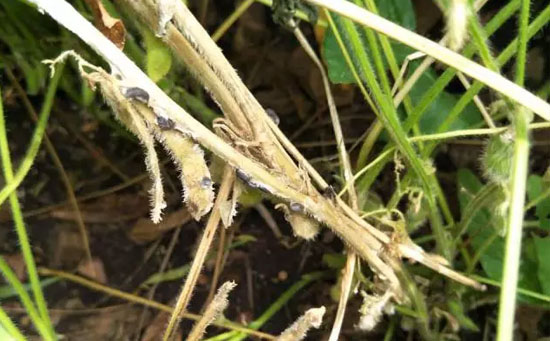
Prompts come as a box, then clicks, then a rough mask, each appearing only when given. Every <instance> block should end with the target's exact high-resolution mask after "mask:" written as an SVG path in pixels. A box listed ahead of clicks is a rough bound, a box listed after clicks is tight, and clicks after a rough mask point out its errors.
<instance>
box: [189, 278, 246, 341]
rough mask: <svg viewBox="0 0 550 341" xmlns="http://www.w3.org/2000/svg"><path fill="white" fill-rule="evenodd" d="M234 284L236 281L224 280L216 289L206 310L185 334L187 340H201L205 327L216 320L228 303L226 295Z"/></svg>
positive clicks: (235, 284)
mask: <svg viewBox="0 0 550 341" xmlns="http://www.w3.org/2000/svg"><path fill="white" fill-rule="evenodd" d="M236 286H237V283H235V282H225V283H224V284H222V286H221V287H220V288H219V289H218V292H217V293H216V296H214V299H213V300H212V302H210V304H208V307H206V310H205V311H204V313H203V314H202V317H201V319H200V320H199V321H197V323H195V325H194V326H193V329H191V332H190V333H189V335H188V336H187V341H198V340H201V338H202V336H203V334H204V332H205V331H206V328H207V327H208V326H209V325H210V324H211V323H212V322H214V321H215V320H217V319H218V318H219V317H220V316H221V314H222V313H223V311H224V310H225V309H226V308H227V306H228V305H229V301H228V300H227V296H228V295H229V292H230V291H231V290H233V289H234V288H235V287H236Z"/></svg>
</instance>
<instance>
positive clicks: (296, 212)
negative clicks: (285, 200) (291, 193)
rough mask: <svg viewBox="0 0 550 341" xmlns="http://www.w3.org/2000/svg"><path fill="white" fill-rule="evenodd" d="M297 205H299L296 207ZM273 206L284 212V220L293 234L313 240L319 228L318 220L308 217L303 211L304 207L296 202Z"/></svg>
mask: <svg viewBox="0 0 550 341" xmlns="http://www.w3.org/2000/svg"><path fill="white" fill-rule="evenodd" d="M298 205H299V206H300V207H298ZM275 208H277V209H280V210H281V211H283V213H284V214H285V219H286V221H288V222H289V224H290V226H292V230H293V231H294V234H295V235H296V236H298V237H301V238H304V239H305V240H313V239H314V238H315V237H316V236H317V234H318V233H319V230H320V229H321V227H320V225H319V222H318V221H316V220H315V219H313V218H311V217H308V216H307V215H306V214H305V213H304V208H303V207H302V206H301V205H300V204H298V203H290V206H287V205H285V204H277V205H276V206H275Z"/></svg>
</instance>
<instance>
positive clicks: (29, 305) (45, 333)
mask: <svg viewBox="0 0 550 341" xmlns="http://www.w3.org/2000/svg"><path fill="white" fill-rule="evenodd" d="M0 272H2V275H3V276H4V278H5V279H6V281H7V282H8V283H9V284H10V285H11V286H12V287H13V288H14V289H15V290H16V291H17V294H18V296H19V300H20V301H21V304H23V307H24V308H25V311H26V312H27V314H28V316H29V318H30V319H31V321H32V323H33V324H34V326H35V327H36V330H37V331H38V333H39V334H40V336H42V338H43V339H44V340H48V341H49V340H55V339H56V338H55V334H53V333H52V331H51V330H50V328H49V327H48V326H47V322H45V321H44V320H43V319H42V318H41V317H40V313H39V312H38V310H37V309H36V307H35V306H34V304H33V302H32V299H31V297H30V296H29V294H28V293H27V291H25V288H23V285H22V284H21V282H19V280H18V279H17V276H15V274H14V273H13V271H12V270H11V269H10V267H9V265H8V263H6V261H5V260H4V258H3V257H0Z"/></svg>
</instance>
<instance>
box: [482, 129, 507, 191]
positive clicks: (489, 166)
mask: <svg viewBox="0 0 550 341" xmlns="http://www.w3.org/2000/svg"><path fill="white" fill-rule="evenodd" d="M513 157H514V143H513V137H512V133H511V132H505V133H503V134H500V135H495V136H491V137H490V138H489V139H488V140H487V141H486V145H485V150H484V152H483V156H482V159H481V165H482V167H483V173H484V175H485V177H486V178H487V179H488V180H490V181H494V182H496V183H500V184H503V185H504V184H507V183H508V180H509V179H510V175H511V174H510V171H511V169H512V162H513Z"/></svg>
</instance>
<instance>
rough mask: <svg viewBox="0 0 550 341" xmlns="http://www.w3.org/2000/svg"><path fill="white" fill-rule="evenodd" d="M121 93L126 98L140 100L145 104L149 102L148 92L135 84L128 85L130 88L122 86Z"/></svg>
mask: <svg viewBox="0 0 550 341" xmlns="http://www.w3.org/2000/svg"><path fill="white" fill-rule="evenodd" d="M122 94H123V95H124V97H126V98H128V99H132V100H136V101H140V102H142V103H145V104H147V103H149V93H148V92H147V91H145V90H143V89H142V88H139V87H137V86H134V87H130V88H123V89H122Z"/></svg>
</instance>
